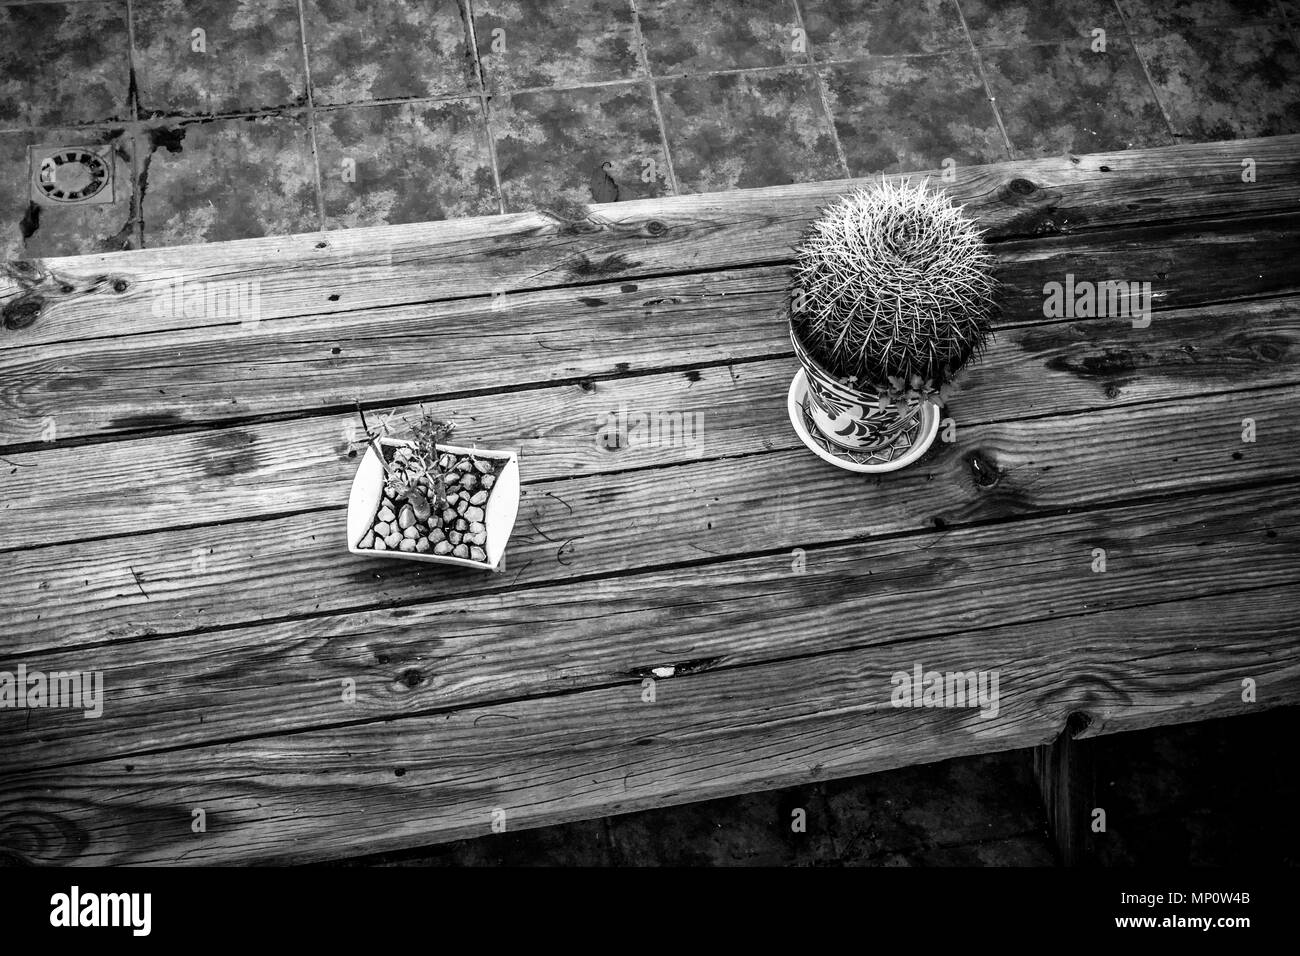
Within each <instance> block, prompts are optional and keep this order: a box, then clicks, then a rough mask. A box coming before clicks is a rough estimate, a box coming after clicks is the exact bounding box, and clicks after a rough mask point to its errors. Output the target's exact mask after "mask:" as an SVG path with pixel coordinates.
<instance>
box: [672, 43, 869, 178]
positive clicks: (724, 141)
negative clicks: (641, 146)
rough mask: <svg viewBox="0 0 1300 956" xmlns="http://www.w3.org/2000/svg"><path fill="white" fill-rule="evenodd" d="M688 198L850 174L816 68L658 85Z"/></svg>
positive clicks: (674, 157) (697, 78)
mask: <svg viewBox="0 0 1300 956" xmlns="http://www.w3.org/2000/svg"><path fill="white" fill-rule="evenodd" d="M657 85H658V88H659V100H660V104H661V107H662V110H663V118H664V128H665V130H666V131H667V136H668V149H669V150H670V151H671V153H672V157H673V168H674V170H675V171H676V173H677V184H678V187H679V188H680V189H681V191H682V192H713V191H717V190H724V189H746V188H750V187H754V186H778V185H785V184H787V183H795V182H812V181H816V180H820V179H838V178H841V177H843V176H844V175H845V171H844V169H843V168H842V167H841V165H840V162H839V158H838V156H837V154H836V151H835V139H834V135H833V132H832V124H831V120H830V117H829V116H827V115H826V110H825V108H824V107H823V105H822V99H821V93H820V90H819V89H818V83H817V77H816V74H815V73H814V72H813V71H812V69H811V68H806V69H788V70H765V71H762V72H757V73H723V74H718V75H714V76H695V77H687V78H684V79H678V80H665V81H658V82H657Z"/></svg>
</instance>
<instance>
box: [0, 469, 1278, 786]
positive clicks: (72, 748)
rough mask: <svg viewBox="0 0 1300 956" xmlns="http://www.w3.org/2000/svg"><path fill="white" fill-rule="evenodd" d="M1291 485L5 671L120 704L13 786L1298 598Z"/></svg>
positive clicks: (61, 657) (18, 714)
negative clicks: (964, 641)
mask: <svg viewBox="0 0 1300 956" xmlns="http://www.w3.org/2000/svg"><path fill="white" fill-rule="evenodd" d="M1297 488H1300V485H1290V486H1287V487H1286V488H1282V489H1279V488H1272V487H1270V488H1265V489H1256V490H1250V491H1234V492H1228V493H1224V494H1218V495H1197V496H1192V497H1183V498H1176V499H1166V500H1161V501H1154V502H1150V503H1147V504H1143V505H1137V506H1130V507H1124V508H1115V509H1105V510H1099V511H1092V512H1086V513H1083V514H1076V515H1058V516H1052V517H1048V518H1039V519H1034V520H1028V521H1018V522H1012V523H1009V524H999V525H994V526H991V527H981V528H961V529H949V530H946V531H942V532H940V531H933V532H930V533H923V534H918V535H908V536H904V537H898V538H886V539H883V540H877V539H871V540H867V541H864V542H861V543H854V544H850V545H840V546H831V547H817V546H813V545H809V546H808V547H806V548H804V549H802V550H801V551H800V552H794V553H792V552H791V551H788V550H782V551H778V552H776V553H772V554H768V555H764V556H761V557H745V558H739V559H735V560H729V561H724V562H720V563H715V564H710V565H704V566H699V565H695V566H690V567H679V568H671V569H667V570H659V571H651V572H647V573H643V574H636V575H631V576H621V577H617V578H612V579H601V580H594V581H586V582H584V583H583V584H582V585H581V586H578V587H574V586H572V585H555V586H551V587H539V588H531V589H517V590H512V591H509V592H505V593H495V594H483V595H478V596H469V597H461V596H458V595H455V594H440V595H435V596H432V598H433V600H432V601H431V602H430V603H426V604H419V605H414V606H409V607H403V608H395V609H385V608H379V609H375V610H371V611H365V612H358V613H352V614H339V615H332V616H329V617H323V618H314V619H311V620H306V621H282V622H279V623H265V624H264V623H258V624H252V625H247V626H243V627H236V628H232V629H227V630H217V631H209V632H205V633H203V634H200V635H192V634H191V635H186V636H182V637H172V638H166V639H160V640H151V641H143V642H139V641H136V642H126V643H118V644H114V645H110V646H107V647H97V648H94V649H77V650H73V651H67V652H62V653H45V654H36V655H32V656H30V657H7V658H6V659H5V661H6V663H5V667H6V668H8V669H9V670H10V671H11V672H12V671H13V669H14V667H16V666H17V665H18V664H19V663H25V664H26V665H27V668H28V670H29V671H33V670H41V671H43V672H45V673H50V672H58V671H67V670H78V669H85V668H91V667H93V669H95V670H99V671H102V672H103V673H104V680H105V684H106V686H107V688H108V691H109V700H108V702H107V703H106V704H105V710H104V714H103V716H102V717H100V718H97V719H94V720H85V719H83V718H82V716H81V713H80V712H77V711H72V710H50V709H47V710H42V711H32V712H24V711H0V735H2V736H3V738H4V740H5V749H6V753H7V760H8V761H9V764H10V768H11V769H12V770H14V771H17V770H19V769H29V768H33V767H39V766H48V765H61V764H71V763H77V762H82V761H87V760H104V759H107V758H109V757H114V756H128V755H131V754H135V753H139V752H142V751H148V750H151V749H157V748H163V747H167V748H172V747H180V746H191V745H195V744H202V743H210V742H213V741H219V740H223V739H233V738H240V737H248V736H264V735H267V734H272V733H276V734H278V733H285V732H289V731H297V730H302V729H306V728H310V727H313V726H326V725H330V724H341V723H350V722H357V721H361V720H384V719H389V718H393V717H398V716H403V715H411V714H417V713H423V712H430V711H433V710H451V709H457V708H462V707H467V706H481V705H487V704H489V703H491V702H492V701H494V700H515V699H520V698H524V697H537V696H544V695H548V694H557V693H571V692H573V691H575V690H580V689H585V688H592V687H599V686H603V685H608V684H615V683H619V682H625V681H627V680H628V679H630V678H634V677H638V676H640V677H645V676H650V675H652V674H653V673H654V669H655V668H662V667H671V668H673V669H674V670H681V671H683V672H686V671H690V670H694V669H716V668H721V667H742V666H753V665H755V664H761V663H767V662H770V661H772V660H777V659H781V658H784V657H789V656H792V655H794V654H797V655H799V656H801V657H808V656H811V655H814V654H821V653H828V652H832V651H840V650H845V649H848V648H852V647H862V646H878V645H883V644H892V643H894V642H896V641H898V640H900V639H903V638H906V639H909V640H911V639H917V638H922V637H928V636H940V635H942V634H944V633H946V632H947V631H949V630H951V629H952V628H953V627H956V626H960V627H963V628H968V629H975V628H988V627H996V626H1001V625H1005V624H1011V623H1024V622H1028V621H1032V620H1038V621H1043V622H1050V621H1054V620H1060V619H1063V618H1065V617H1070V616H1082V615H1088V614H1095V613H1098V612H1100V611H1111V610H1116V609H1119V608H1124V607H1137V606H1141V605H1144V604H1150V603H1156V602H1167V601H1171V600H1181V599H1185V598H1191V597H1199V596H1206V595H1210V594H1216V593H1222V592H1225V591H1239V590H1244V589H1256V588H1261V587H1265V586H1277V585H1282V584H1286V583H1289V582H1294V581H1296V580H1300V501H1296V500H1294V493H1295V491H1296V489H1297ZM1289 499H1291V500H1289ZM1096 548H1104V549H1105V552H1106V567H1105V570H1104V571H1101V572H1098V571H1096V570H1094V565H1095V562H1096V558H1095V556H1094V549H1096ZM936 594H941V595H942V599H941V600H934V599H932V596H934V595H936ZM874 621H906V627H905V629H904V630H903V632H901V633H900V631H899V629H898V628H897V627H894V626H886V627H880V626H876V625H874V624H870V623H869V622H874ZM594 635H599V637H598V639H595V638H594ZM345 681H352V682H353V683H354V688H355V700H353V701H351V702H348V703H344V701H343V698H342V694H341V692H340V691H341V688H342V687H343V686H344V682H345Z"/></svg>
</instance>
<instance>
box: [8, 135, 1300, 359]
mask: <svg viewBox="0 0 1300 956" xmlns="http://www.w3.org/2000/svg"><path fill="white" fill-rule="evenodd" d="M1298 143H1300V137H1296V136H1278V137H1268V138H1264V139H1254V140H1237V141H1233V142H1225V143H1204V144H1184V145H1178V146H1173V147H1162V148H1157V149H1148V150H1126V151H1117V152H1113V153H1094V154H1089V155H1087V156H1074V157H1071V156H1066V157H1054V158H1050V159H1038V160H1030V161H1024V162H1015V163H1000V164H997V165H992V166H971V167H964V168H962V169H958V170H957V172H956V181H954V182H952V183H944V182H943V181H942V178H941V177H939V176H938V175H937V174H933V175H932V180H931V181H932V182H934V183H935V184H936V185H941V186H943V188H945V189H946V190H947V191H948V192H949V193H950V194H951V195H952V196H953V197H954V199H955V200H956V201H957V202H959V203H964V204H965V205H966V207H967V211H968V212H969V213H970V214H971V215H973V216H975V217H977V218H978V219H979V220H980V221H981V222H982V223H983V224H984V225H985V227H986V228H987V229H988V230H989V234H990V236H991V237H993V238H999V237H1015V236H1022V237H1023V236H1036V235H1041V234H1043V233H1050V232H1056V231H1062V230H1072V231H1077V230H1079V229H1090V228H1101V227H1111V226H1116V225H1122V224H1132V223H1142V222H1152V221H1155V220H1159V221H1161V222H1170V221H1173V220H1177V219H1185V218H1197V217H1212V216H1217V215H1247V214H1251V213H1262V212H1269V213H1271V212H1277V211H1279V210H1290V211H1294V210H1295V209H1296V204H1297V201H1300V148H1298V146H1297V144H1298ZM1245 158H1250V159H1252V160H1254V161H1255V163H1256V166H1257V180H1256V181H1255V182H1252V183H1243V182H1242V167H1241V162H1242V160H1243V159H1245ZM868 181H870V180H846V181H840V182H828V183H811V184H796V185H790V186H780V187H772V188H769V189H755V190H740V191H736V192H730V193H712V194H703V195H691V196H681V197H673V198H667V199H656V200H634V201H629V202H621V203H615V204H605V205H600V206H598V207H584V208H582V209H577V210H564V211H561V212H558V213H556V212H551V213H545V212H536V213H523V214H514V215H507V216H493V217H486V218H479V219H460V220H452V221H448V222H440V223H429V224H423V225H402V226H384V227H375V228H364V229H350V230H345V231H341V232H331V233H327V234H309V235H299V236H274V237H267V238H263V239H251V240H244V241H239V242H229V243H221V244H220V245H219V246H200V247H173V248H167V249H156V250H141V251H136V252H130V253H109V254H100V255H91V256H77V257H70V258H66V259H58V260H49V261H37V260H33V261H31V262H19V263H10V264H9V265H8V267H7V268H5V269H4V270H3V271H0V313H2V317H3V323H2V326H0V328H2V331H3V334H0V348H11V347H14V346H18V345H23V344H33V343H51V342H60V341H66V340H71V339H84V338H94V337H100V336H111V335H118V334H125V333H127V332H130V333H140V332H150V331H159V330H165V329H176V328H205V327H216V326H225V327H229V326H230V325H232V324H238V323H239V322H240V321H243V319H245V318H248V317H251V312H252V308H251V307H254V306H255V310H256V318H257V320H258V321H265V320H269V319H274V318H277V317H282V316H302V315H323V314H329V313H334V312H344V311H350V310H353V309H356V308H358V307H363V308H372V307H380V306H391V305H401V304H409V303H415V302H431V301H435V300H439V299H447V298H462V297H465V296H473V295H491V294H493V293H494V292H503V291H505V292H508V291H511V290H522V289H536V288H547V287H555V286H561V285H567V284H573V283H581V282H588V281H608V280H615V279H618V280H629V279H635V278H637V277H640V276H649V275H657V274H666V273H674V272H681V271H685V270H703V269H720V268H727V267H731V266H741V265H753V264H755V263H763V262H777V261H785V260H787V259H788V258H789V255H790V252H789V250H790V247H791V245H792V244H793V243H794V242H795V241H796V240H797V238H798V236H799V235H800V233H801V232H802V231H803V229H804V228H805V227H806V226H807V224H808V222H809V221H810V220H811V219H812V218H814V217H815V216H816V214H817V211H818V209H819V208H820V207H822V206H824V205H825V204H826V203H827V202H828V201H831V200H832V199H834V197H836V196H838V195H840V194H842V193H843V192H845V191H847V190H849V189H851V188H853V187H854V186H857V185H862V184H864V183H866V182H868ZM254 284H256V285H254ZM178 288H179V289H180V290H186V289H189V290H195V291H197V293H198V297H199V299H200V300H202V301H203V302H204V305H203V306H202V307H198V308H194V309H191V310H189V313H187V311H186V309H185V308H184V306H183V302H182V307H181V308H176V307H175V305H174V303H173V302H172V299H171V298H170V297H172V296H174V295H175V294H176V292H177V289H178ZM241 294H244V295H247V296H249V299H248V302H249V304H250V309H249V310H247V311H248V312H249V313H250V315H241V313H240V311H239V309H238V308H237V307H231V306H229V305H228V304H229V303H235V304H236V306H237V304H238V302H239V301H240V298H239V297H240V295H241ZM223 302H224V303H227V307H224V308H223V305H222V303H223Z"/></svg>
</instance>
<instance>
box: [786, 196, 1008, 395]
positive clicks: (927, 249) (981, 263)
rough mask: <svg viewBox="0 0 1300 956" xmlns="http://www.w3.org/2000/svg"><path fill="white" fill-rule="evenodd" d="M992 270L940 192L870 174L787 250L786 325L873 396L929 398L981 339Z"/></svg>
mask: <svg viewBox="0 0 1300 956" xmlns="http://www.w3.org/2000/svg"><path fill="white" fill-rule="evenodd" d="M992 266H993V256H992V255H991V254H990V253H989V252H988V250H987V249H986V248H985V247H984V241H983V236H982V234H981V232H980V231H979V230H978V229H977V228H976V226H975V224H974V223H973V222H972V221H971V220H969V219H967V218H965V217H964V216H963V215H962V214H961V210H960V209H959V208H957V207H955V206H953V204H952V202H951V201H950V200H949V199H948V197H947V196H946V195H945V194H944V193H942V192H933V191H931V190H929V189H928V188H927V187H926V185H925V183H924V182H922V183H917V184H913V183H911V182H910V181H907V180H902V181H898V182H894V183H891V182H889V181H888V180H884V179H882V181H881V182H880V183H879V185H873V186H872V187H871V188H868V189H862V190H859V191H857V192H856V193H854V194H852V195H850V196H846V197H844V198H843V199H841V200H840V201H839V202H837V203H836V204H835V205H833V206H831V207H829V208H827V209H826V210H824V211H823V213H822V215H821V216H820V217H819V218H818V219H817V220H816V221H815V222H814V223H813V224H812V226H811V227H810V229H809V231H808V233H807V234H806V235H805V236H804V238H803V241H802V242H801V243H800V245H799V247H798V249H797V250H796V263H795V269H794V275H793V284H792V287H791V289H790V298H791V303H790V304H791V312H792V316H793V321H794V329H795V333H796V334H797V335H798V336H799V339H800V341H801V342H802V343H803V344H804V345H805V347H806V348H807V349H808V350H809V351H810V352H811V353H812V355H813V357H814V358H816V359H817V360H818V361H819V362H821V364H822V365H823V366H824V367H825V368H826V369H827V370H828V371H829V372H831V373H832V374H834V375H836V376H839V377H840V378H841V379H843V380H844V381H846V382H848V383H850V384H852V385H854V386H855V387H857V388H859V389H861V390H863V391H869V392H875V393H877V394H879V395H880V396H881V398H882V400H899V399H902V398H911V399H915V398H918V397H923V396H926V395H930V394H932V393H933V392H936V391H938V390H939V389H940V388H942V386H943V385H945V384H946V383H947V382H948V381H950V380H951V379H952V377H953V376H954V375H955V374H956V373H957V372H958V370H960V369H961V367H962V366H963V365H965V364H966V363H967V362H968V361H970V360H971V359H972V358H973V357H975V356H976V355H978V354H979V353H980V351H981V350H982V349H983V347H984V344H985V342H986V340H987V339H988V336H989V334H990V319H991V318H992V316H993V312H994V306H993V291H994V288H995V284H996V283H995V280H994V278H993V275H992Z"/></svg>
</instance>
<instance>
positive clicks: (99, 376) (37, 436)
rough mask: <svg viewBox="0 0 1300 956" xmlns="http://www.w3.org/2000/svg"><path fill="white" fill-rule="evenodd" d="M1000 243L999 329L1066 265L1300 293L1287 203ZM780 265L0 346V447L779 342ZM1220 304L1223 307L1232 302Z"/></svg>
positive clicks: (1085, 277)
mask: <svg viewBox="0 0 1300 956" xmlns="http://www.w3.org/2000/svg"><path fill="white" fill-rule="evenodd" d="M997 252H998V256H999V278H1000V281H1001V282H1002V288H1001V290H1000V292H999V302H1000V303H1001V305H1002V308H1003V314H1002V316H1001V319H1000V321H999V324H998V327H999V329H1000V330H1002V331H1007V330H1008V329H1013V328H1015V327H1017V326H1019V325H1022V324H1025V323H1041V322H1043V321H1044V293H1043V287H1044V284H1045V283H1046V282H1049V281H1056V282H1062V283H1063V282H1065V281H1066V277H1067V275H1072V276H1074V277H1075V279H1077V280H1080V281H1082V282H1091V283H1101V282H1106V281H1110V280H1119V281H1124V282H1149V283H1150V284H1151V288H1150V291H1151V304H1152V305H1154V306H1155V308H1157V309H1160V310H1162V311H1161V312H1160V313H1158V314H1159V315H1160V316H1162V317H1163V316H1164V315H1165V311H1164V310H1170V309H1177V308H1179V307H1186V306H1192V305H1196V304H1199V303H1205V302H1226V301H1230V300H1238V299H1249V298H1257V297H1261V296H1270V295H1282V294H1287V293H1294V292H1297V291H1300V273H1297V271H1296V269H1295V268H1294V263H1295V261H1296V260H1297V259H1300V219H1297V218H1296V217H1289V216H1281V217H1278V216H1275V217H1270V218H1266V219H1264V220H1262V221H1251V222H1243V221H1239V220H1230V221H1216V222H1195V223H1182V224H1175V225H1161V226H1153V227H1147V228H1142V229H1134V230H1123V231H1121V232H1118V233H1109V234H1106V235H1104V236H1100V235H1097V234H1084V235H1082V236H1061V237H1058V238H1056V239H1051V240H1037V241H1035V242H1033V243H1008V244H1005V245H1002V246H999V247H997ZM787 278H788V276H787V270H786V269H785V267H760V268H757V269H753V270H735V271H727V272H719V273H704V274H695V275H688V276H669V277H661V278H655V279H650V280H643V281H642V282H640V283H639V284H638V283H624V284H608V285H599V286H593V287H583V288H578V289H573V288H568V289H557V290H548V291H545V292H533V293H526V294H523V295H520V296H517V297H512V298H511V300H510V304H509V307H508V308H506V309H503V310H494V306H495V305H496V304H498V302H497V300H488V299H481V298H480V299H470V300H462V301H458V302H455V303H438V304H431V305H426V306H417V307H402V308H391V309H363V310H360V311H357V312H350V313H345V314H342V315H336V316H330V317H327V318H325V317H320V316H315V317H312V318H309V319H286V320H283V321H280V322H264V323H259V324H258V325H256V326H254V327H250V328H246V329H245V328H230V329H222V330H221V334H220V335H214V334H213V333H212V330H206V329H199V330H192V329H191V330H180V331H177V332H174V333H171V334H162V335H137V336H129V337H126V338H122V339H118V340H115V341H95V342H90V343H88V342H65V343H55V344H52V345H48V346H39V347H31V348H15V349H7V350H0V380H3V381H4V382H6V383H7V384H6V387H5V388H4V389H3V390H0V413H3V414H0V447H3V446H4V445H8V444H18V443H24V442H38V441H45V440H48V439H50V438H55V439H69V438H77V437H82V436H88V435H95V436H98V435H111V434H114V433H117V432H121V431H128V432H130V431H138V430H140V429H150V428H155V429H156V428H175V427H184V426H193V425H196V424H202V423H206V422H223V421H225V422H228V421H231V420H235V419H248V418H249V417H252V416H259V415H273V414H277V413H279V414H283V413H294V414H302V413H303V412H304V411H305V410H314V409H331V408H333V409H338V408H340V407H345V406H348V405H350V404H351V402H352V401H353V400H357V399H359V400H361V401H364V402H376V401H389V400H392V399H393V398H394V397H398V398H402V399H416V398H420V397H429V398H437V397H442V398H445V397H449V396H455V395H459V394H463V393H473V392H479V393H488V392H496V391H499V389H500V387H501V384H502V383H503V382H506V383H509V384H510V386H511V387H512V388H523V387H528V386H536V385H541V384H546V383H554V382H559V381H573V380H576V379H580V378H584V377H601V376H610V375H621V374H625V373H627V372H638V371H645V370H650V369H661V368H671V367H679V366H698V365H722V364H726V363H728V362H732V361H738V360H743V359H752V358H755V357H759V356H764V355H777V354H782V355H785V354H790V348H789V343H788V341H787V338H786V330H785V327H784V325H783V324H782V322H781V321H780V318H779V315H780V309H781V305H782V301H783V292H782V289H783V287H784V285H785V283H786V282H787ZM1233 308H1235V307H1233ZM1221 311H1222V312H1223V314H1224V317H1225V318H1226V319H1229V320H1230V319H1231V318H1232V315H1233V310H1232V308H1228V307H1225V308H1224V309H1222V310H1221ZM1120 318H1121V319H1124V318H1125V317H1123V316H1121V317H1120ZM1148 320H1149V321H1152V322H1156V321H1159V322H1163V321H1165V320H1164V319H1163V318H1159V319H1157V318H1155V317H1154V316H1153V317H1149V319H1148ZM1077 321H1078V322H1080V323H1090V322H1097V321H1103V320H1098V319H1089V318H1083V317H1081V318H1079V319H1078V320H1077ZM1128 335H1129V337H1130V342H1131V344H1129V345H1127V346H1124V348H1126V349H1127V350H1129V351H1132V350H1133V349H1135V348H1137V349H1145V348H1147V347H1148V345H1149V344H1155V343H1158V342H1161V341H1162V339H1161V333H1160V331H1159V330H1156V331H1154V332H1152V331H1151V330H1150V329H1141V328H1133V327H1132V323H1129V328H1128Z"/></svg>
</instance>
